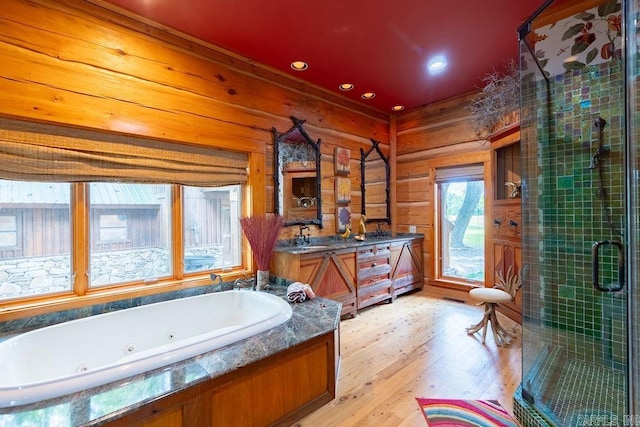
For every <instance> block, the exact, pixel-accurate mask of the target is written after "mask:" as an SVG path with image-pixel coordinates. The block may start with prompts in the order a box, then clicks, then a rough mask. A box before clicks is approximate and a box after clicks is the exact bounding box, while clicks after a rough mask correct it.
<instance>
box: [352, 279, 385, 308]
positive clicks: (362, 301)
mask: <svg viewBox="0 0 640 427" xmlns="http://www.w3.org/2000/svg"><path fill="white" fill-rule="evenodd" d="M385 300H390V301H391V300H393V282H391V280H390V279H382V280H377V281H376V282H372V283H371V284H369V285H367V286H363V287H361V288H358V308H359V309H360V308H364V307H367V306H370V305H373V304H377V303H379V302H381V301H385Z"/></svg>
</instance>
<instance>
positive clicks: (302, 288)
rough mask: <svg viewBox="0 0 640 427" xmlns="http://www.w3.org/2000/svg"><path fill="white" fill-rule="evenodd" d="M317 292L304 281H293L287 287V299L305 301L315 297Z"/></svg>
mask: <svg viewBox="0 0 640 427" xmlns="http://www.w3.org/2000/svg"><path fill="white" fill-rule="evenodd" d="M315 297H316V294H315V293H314V292H313V289H311V286H309V285H307V284H306V283H302V282H293V283H292V284H290V285H289V287H288V288H287V300H289V301H290V302H303V301H304V300H306V299H307V298H308V299H314V298H315Z"/></svg>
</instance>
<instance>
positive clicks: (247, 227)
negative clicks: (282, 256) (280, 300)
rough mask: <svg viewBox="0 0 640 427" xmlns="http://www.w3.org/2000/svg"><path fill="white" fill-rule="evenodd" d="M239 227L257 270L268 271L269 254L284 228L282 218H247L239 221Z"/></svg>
mask: <svg viewBox="0 0 640 427" xmlns="http://www.w3.org/2000/svg"><path fill="white" fill-rule="evenodd" d="M240 226H241V227H242V231H243V232H244V235H245V236H247V240H248V241H249V246H251V250H252V251H253V258H254V259H255V261H256V264H257V266H258V270H263V271H267V270H269V263H270V262H271V254H272V253H273V249H274V248H275V247H276V243H277V241H278V236H279V235H280V230H282V227H283V226H284V218H283V217H281V216H280V215H256V216H247V217H243V218H241V219H240Z"/></svg>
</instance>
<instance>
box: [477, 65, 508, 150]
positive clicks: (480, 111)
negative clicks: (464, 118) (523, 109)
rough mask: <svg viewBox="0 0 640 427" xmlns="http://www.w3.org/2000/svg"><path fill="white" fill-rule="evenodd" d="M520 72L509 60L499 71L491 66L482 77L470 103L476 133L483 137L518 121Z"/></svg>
mask: <svg viewBox="0 0 640 427" xmlns="http://www.w3.org/2000/svg"><path fill="white" fill-rule="evenodd" d="M519 76H520V73H519V70H518V65H517V64H516V63H515V62H514V61H511V62H510V63H509V64H507V66H506V67H505V71H504V72H503V73H500V72H498V71H496V70H494V71H493V72H492V73H490V74H487V75H486V76H485V77H484V78H483V79H482V80H483V82H484V87H483V89H482V91H481V92H480V94H478V96H477V97H476V99H475V100H474V101H473V102H472V103H471V105H470V106H469V109H470V110H471V123H472V126H473V130H474V132H475V133H476V135H477V136H479V137H481V138H484V137H486V136H487V135H490V134H492V133H494V132H496V131H498V130H500V129H502V128H504V127H506V126H509V125H512V124H514V123H517V122H518V121H520V78H519Z"/></svg>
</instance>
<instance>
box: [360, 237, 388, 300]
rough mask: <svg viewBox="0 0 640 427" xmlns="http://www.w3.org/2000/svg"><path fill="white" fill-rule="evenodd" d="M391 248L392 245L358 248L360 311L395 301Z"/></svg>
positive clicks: (384, 244)
mask: <svg viewBox="0 0 640 427" xmlns="http://www.w3.org/2000/svg"><path fill="white" fill-rule="evenodd" d="M390 246H391V244H390V243H383V244H376V245H371V246H363V247H359V248H358V250H357V259H358V281H357V295H358V309H360V308H364V307H368V306H370V305H373V304H377V303H379V302H382V301H385V300H389V301H390V302H391V301H393V299H394V294H393V282H392V281H391V250H390Z"/></svg>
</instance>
